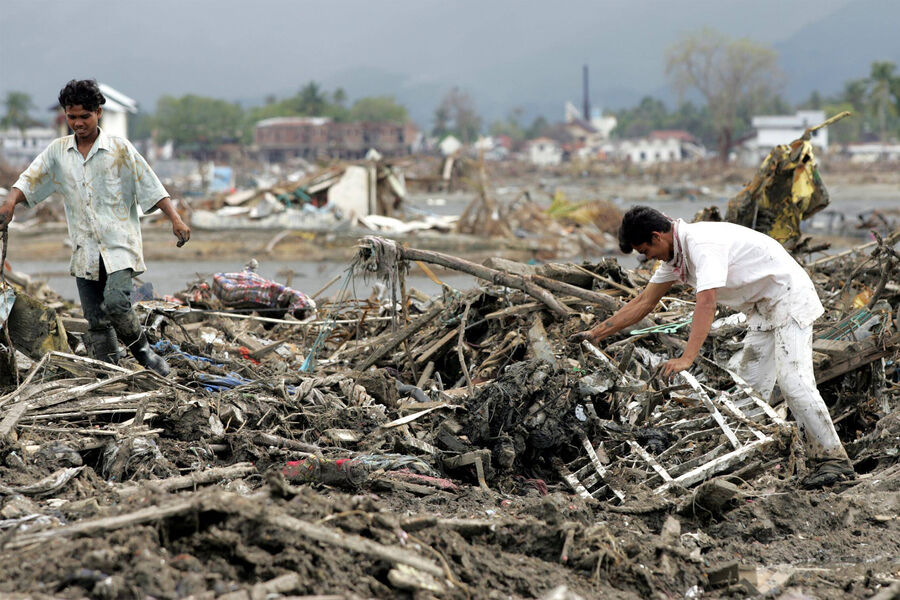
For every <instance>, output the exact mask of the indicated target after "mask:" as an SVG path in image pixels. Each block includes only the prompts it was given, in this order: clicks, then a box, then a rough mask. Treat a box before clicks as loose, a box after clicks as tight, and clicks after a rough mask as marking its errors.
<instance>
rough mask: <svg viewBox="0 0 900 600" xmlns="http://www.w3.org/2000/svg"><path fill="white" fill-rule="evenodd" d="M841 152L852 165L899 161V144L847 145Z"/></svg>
mask: <svg viewBox="0 0 900 600" xmlns="http://www.w3.org/2000/svg"><path fill="white" fill-rule="evenodd" d="M843 151H844V153H845V154H846V155H847V156H849V157H850V162H854V163H873V162H878V161H879V160H900V144H882V143H881V142H872V143H863V144H847V145H846V146H845V147H844V150H843Z"/></svg>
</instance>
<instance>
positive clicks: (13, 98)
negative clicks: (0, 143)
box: [0, 92, 35, 132]
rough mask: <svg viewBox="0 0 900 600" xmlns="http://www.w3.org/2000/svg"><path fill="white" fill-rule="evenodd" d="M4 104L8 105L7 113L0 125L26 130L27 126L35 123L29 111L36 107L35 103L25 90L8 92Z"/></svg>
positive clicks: (0, 120)
mask: <svg viewBox="0 0 900 600" xmlns="http://www.w3.org/2000/svg"><path fill="white" fill-rule="evenodd" d="M3 105H4V106H5V107H6V115H5V116H4V117H3V118H2V119H0V125H3V127H16V128H18V129H19V130H20V131H22V132H24V131H25V128H26V127H29V126H31V125H32V124H34V122H35V121H34V120H33V119H32V118H31V117H30V116H28V112H29V111H30V110H31V109H32V108H34V103H33V102H32V101H31V96H29V95H28V94H26V93H25V92H7V94H6V100H4V101H3Z"/></svg>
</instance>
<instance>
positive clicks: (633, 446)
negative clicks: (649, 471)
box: [628, 440, 673, 482]
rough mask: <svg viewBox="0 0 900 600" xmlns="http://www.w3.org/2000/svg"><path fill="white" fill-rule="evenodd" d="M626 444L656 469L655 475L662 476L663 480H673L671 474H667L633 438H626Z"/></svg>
mask: <svg viewBox="0 0 900 600" xmlns="http://www.w3.org/2000/svg"><path fill="white" fill-rule="evenodd" d="M628 445H629V446H631V449H632V450H634V451H635V452H636V453H637V455H638V456H640V457H641V458H643V459H644V462H646V463H647V464H649V465H650V467H652V468H653V470H654V471H656V473H657V475H659V476H660V477H662V479H663V481H666V482H671V481H673V479H672V476H671V475H669V472H668V471H666V470H665V469H664V468H663V467H662V465H661V464H659V462H657V460H656V459H655V458H653V456H651V455H650V453H649V452H647V451H646V450H644V448H643V447H642V446H641V445H640V444H638V443H637V442H635V441H634V440H628Z"/></svg>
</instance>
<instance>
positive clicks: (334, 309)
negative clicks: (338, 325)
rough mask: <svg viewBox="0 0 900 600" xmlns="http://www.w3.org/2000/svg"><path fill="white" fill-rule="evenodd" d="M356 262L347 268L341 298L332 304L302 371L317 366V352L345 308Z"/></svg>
mask: <svg viewBox="0 0 900 600" xmlns="http://www.w3.org/2000/svg"><path fill="white" fill-rule="evenodd" d="M354 266H355V263H354V264H351V265H350V267H349V268H348V269H347V274H346V275H345V276H344V282H343V283H342V284H341V289H340V291H339V292H338V296H337V297H338V298H339V299H340V300H339V302H338V303H337V305H336V306H335V305H333V306H331V307H330V308H331V310H329V311H328V316H327V317H326V318H325V321H324V325H323V326H322V329H321V330H320V331H319V335H318V336H316V340H315V341H314V342H313V345H312V347H311V348H310V349H309V354H307V355H306V358H305V359H304V360H303V364H302V365H300V372H301V373H309V372H310V371H312V370H313V369H315V368H316V353H317V352H318V351H319V346H321V345H322V344H323V343H324V341H325V339H326V338H327V337H328V336H329V335H330V334H331V331H332V329H334V323H335V321H336V315H337V314H338V313H339V312H340V310H341V309H342V308H343V305H344V302H345V301H346V300H345V292H346V291H347V288H348V287H349V285H350V280H351V279H353V271H354Z"/></svg>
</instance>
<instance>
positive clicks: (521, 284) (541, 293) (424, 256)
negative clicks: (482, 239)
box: [397, 247, 572, 319]
mask: <svg viewBox="0 0 900 600" xmlns="http://www.w3.org/2000/svg"><path fill="white" fill-rule="evenodd" d="M397 250H398V252H399V254H400V258H402V259H403V260H410V261H416V260H419V261H422V262H427V263H433V264H436V265H441V266H442V267H446V268H448V269H453V270H454V271H461V272H463V273H468V274H469V275H474V276H475V277H478V278H479V279H484V280H485V281H490V282H491V283H495V284H499V285H505V286H506V287H511V288H514V289H517V290H521V291H523V292H525V293H526V294H528V295H529V296H531V297H532V298H534V299H536V300H540V301H541V302H543V303H544V304H546V305H547V307H548V308H549V309H550V310H551V311H552V312H553V314H555V315H556V316H558V317H560V318H563V319H564V318H566V317H568V316H569V315H570V314H572V309H570V308H569V307H567V306H566V305H564V304H563V303H561V302H560V301H559V300H557V299H556V298H555V297H554V296H553V294H551V293H549V292H548V291H547V290H545V289H543V288H542V287H540V286H538V285H535V284H534V283H533V282H531V281H529V280H526V279H525V278H524V277H521V276H515V275H510V274H509V273H504V272H503V271H498V270H496V269H491V268H489V267H485V266H482V265H479V264H476V263H473V262H470V261H468V260H464V259H462V258H456V257H455V256H450V255H448V254H442V253H440V252H431V251H428V250H418V249H416V248H403V247H398V249H397Z"/></svg>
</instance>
